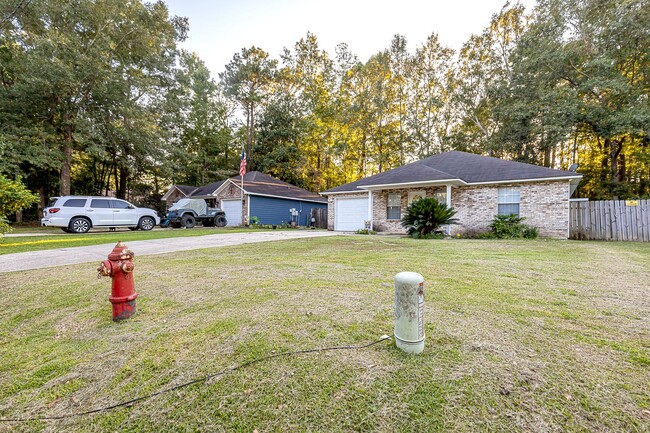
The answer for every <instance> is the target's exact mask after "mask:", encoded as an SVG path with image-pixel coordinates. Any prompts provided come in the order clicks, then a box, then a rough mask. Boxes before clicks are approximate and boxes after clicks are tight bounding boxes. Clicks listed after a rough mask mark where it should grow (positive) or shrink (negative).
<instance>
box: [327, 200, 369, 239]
mask: <svg viewBox="0 0 650 433" xmlns="http://www.w3.org/2000/svg"><path fill="white" fill-rule="evenodd" d="M334 219H335V221H334V230H338V231H355V230H360V229H363V228H365V221H366V220H367V219H368V198H367V197H360V198H340V199H337V200H336V202H335V210H334Z"/></svg>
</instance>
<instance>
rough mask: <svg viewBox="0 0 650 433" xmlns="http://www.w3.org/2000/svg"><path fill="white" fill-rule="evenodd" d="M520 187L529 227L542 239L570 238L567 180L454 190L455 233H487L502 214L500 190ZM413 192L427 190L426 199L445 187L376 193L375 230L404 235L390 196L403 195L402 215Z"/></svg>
mask: <svg viewBox="0 0 650 433" xmlns="http://www.w3.org/2000/svg"><path fill="white" fill-rule="evenodd" d="M513 186H515V187H519V188H520V204H519V214H520V216H522V217H525V218H526V219H525V220H524V223H525V224H528V225H531V226H533V227H537V228H538V230H539V235H540V236H541V237H549V238H558V239H566V238H567V236H568V229H569V184H568V182H567V181H556V182H535V183H520V184H509V185H482V186H469V187H458V188H452V192H451V206H452V207H453V208H454V209H455V210H456V211H457V213H456V216H455V217H456V218H457V219H458V220H459V221H458V224H455V225H452V226H451V233H452V234H456V233H464V232H467V231H485V230H488V226H489V224H490V222H491V221H492V219H493V218H494V215H496V214H497V213H498V210H499V206H498V194H499V187H513ZM409 191H424V192H425V196H426V197H432V196H434V194H435V193H436V192H441V193H444V192H445V191H446V189H445V187H442V188H413V189H397V190H385V191H379V192H374V193H373V228H374V229H375V230H377V231H381V232H398V233H404V232H405V230H404V228H403V227H402V225H401V223H400V221H399V220H388V219H387V218H386V216H387V202H388V194H389V193H398V194H400V196H401V207H402V215H403V213H404V211H405V210H406V207H407V206H408V192H409Z"/></svg>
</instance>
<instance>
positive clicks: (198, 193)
mask: <svg viewBox="0 0 650 433" xmlns="http://www.w3.org/2000/svg"><path fill="white" fill-rule="evenodd" d="M224 182H225V180H220V181H218V182H214V183H211V184H209V185H204V186H200V187H198V188H196V190H195V191H194V192H193V193H192V197H197V198H198V197H204V196H208V195H211V194H212V193H213V192H215V191H216V190H217V189H219V187H220V186H221V185H223V183H224Z"/></svg>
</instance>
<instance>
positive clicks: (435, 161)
mask: <svg viewBox="0 0 650 433" xmlns="http://www.w3.org/2000/svg"><path fill="white" fill-rule="evenodd" d="M581 176H582V175H581V174H578V173H574V172H570V171H564V170H555V169H552V168H546V167H540V166H538V165H532V164H525V163H523V162H515V161H507V160H504V159H498V158H491V157H487V156H482V155H476V154H473V153H467V152H460V151H452V152H445V153H440V154H438V155H434V156H430V157H428V158H425V159H422V160H420V161H415V162H412V163H410V164H406V165H403V166H401V167H398V168H395V169H393V170H389V171H385V172H383V173H379V174H376V175H374V176H370V177H366V178H363V179H359V180H357V181H355V182H351V183H347V184H345V185H341V186H338V187H336V188H331V189H328V190H327V191H324V192H323V193H322V194H328V193H337V192H352V191H365V190H366V188H371V187H373V186H379V185H397V184H408V183H417V182H422V183H424V182H432V183H433V182H441V183H442V182H443V181H455V182H457V183H460V184H482V183H502V182H508V181H526V180H533V179H552V178H567V177H574V178H580V177H581Z"/></svg>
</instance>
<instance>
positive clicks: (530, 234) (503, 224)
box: [489, 214, 538, 239]
mask: <svg viewBox="0 0 650 433" xmlns="http://www.w3.org/2000/svg"><path fill="white" fill-rule="evenodd" d="M525 219H526V218H524V217H520V216H517V215H515V214H510V215H495V216H494V219H492V222H491V223H490V226H489V227H490V230H492V235H493V237H494V238H497V239H518V238H524V239H537V235H538V232H537V228H536V227H532V226H529V225H526V224H523V223H522V221H523V220H525Z"/></svg>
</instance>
